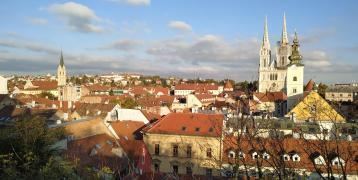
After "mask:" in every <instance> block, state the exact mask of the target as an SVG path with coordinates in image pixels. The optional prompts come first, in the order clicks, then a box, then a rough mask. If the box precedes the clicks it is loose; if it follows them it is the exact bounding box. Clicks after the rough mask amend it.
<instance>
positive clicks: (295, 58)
mask: <svg viewBox="0 0 358 180" xmlns="http://www.w3.org/2000/svg"><path fill="white" fill-rule="evenodd" d="M299 47H300V42H299V41H298V35H297V32H296V31H295V36H294V38H293V44H292V54H291V56H290V57H288V58H289V59H290V60H291V62H290V65H292V64H296V65H298V66H303V64H302V56H301V55H300V49H299Z"/></svg>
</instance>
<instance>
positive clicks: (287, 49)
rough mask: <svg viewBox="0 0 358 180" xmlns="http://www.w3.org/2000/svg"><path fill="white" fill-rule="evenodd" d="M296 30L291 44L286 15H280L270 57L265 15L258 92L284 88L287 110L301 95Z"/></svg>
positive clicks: (299, 60)
mask: <svg viewBox="0 0 358 180" xmlns="http://www.w3.org/2000/svg"><path fill="white" fill-rule="evenodd" d="M299 46H300V44H299V41H298V36H297V33H296V32H295V35H294V39H293V43H292V45H290V43H289V40H288V34H287V28H286V16H285V15H284V16H283V27H282V34H281V40H280V41H279V42H278V43H277V47H276V53H275V57H272V56H271V55H272V53H271V45H270V41H269V34H268V24H267V18H266V20H265V25H264V35H263V40H262V44H261V47H260V63H259V89H258V91H259V92H263V93H265V92H280V91H281V92H284V93H285V94H286V95H287V110H288V111H290V110H291V109H292V108H293V106H295V105H296V104H297V103H298V101H299V99H301V97H302V96H303V72H304V65H303V64H302V56H301V55H300V52H299Z"/></svg>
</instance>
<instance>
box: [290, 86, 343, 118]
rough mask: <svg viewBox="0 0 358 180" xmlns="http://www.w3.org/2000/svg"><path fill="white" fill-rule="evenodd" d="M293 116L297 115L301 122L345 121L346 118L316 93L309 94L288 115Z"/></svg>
mask: <svg viewBox="0 0 358 180" xmlns="http://www.w3.org/2000/svg"><path fill="white" fill-rule="evenodd" d="M291 114H295V116H296V118H297V120H300V121H306V120H314V121H326V122H342V121H345V119H344V117H343V116H341V115H340V114H339V113H338V112H337V111H336V110H335V109H334V108H333V107H332V106H331V105H330V104H329V103H328V102H327V101H326V100H325V99H324V98H322V97H321V96H320V95H319V94H318V93H317V92H315V91H311V92H309V94H308V95H306V96H305V97H304V98H303V100H302V101H300V102H299V103H298V104H297V105H296V106H295V107H294V108H293V109H292V110H291V111H290V112H289V113H288V115H291Z"/></svg>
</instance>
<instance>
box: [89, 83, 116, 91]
mask: <svg viewBox="0 0 358 180" xmlns="http://www.w3.org/2000/svg"><path fill="white" fill-rule="evenodd" d="M86 87H87V88H88V90H90V91H110V90H111V87H110V86H104V85H101V84H93V85H88V86H86Z"/></svg>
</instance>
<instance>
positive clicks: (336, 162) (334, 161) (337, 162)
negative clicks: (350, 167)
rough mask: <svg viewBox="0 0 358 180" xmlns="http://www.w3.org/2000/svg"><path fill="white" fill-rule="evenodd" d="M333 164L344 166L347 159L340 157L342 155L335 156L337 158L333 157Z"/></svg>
mask: <svg viewBox="0 0 358 180" xmlns="http://www.w3.org/2000/svg"><path fill="white" fill-rule="evenodd" d="M331 163H332V165H334V166H338V165H342V166H344V163H345V161H344V160H343V159H342V158H340V157H338V156H337V157H335V158H333V159H332V162H331Z"/></svg>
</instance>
